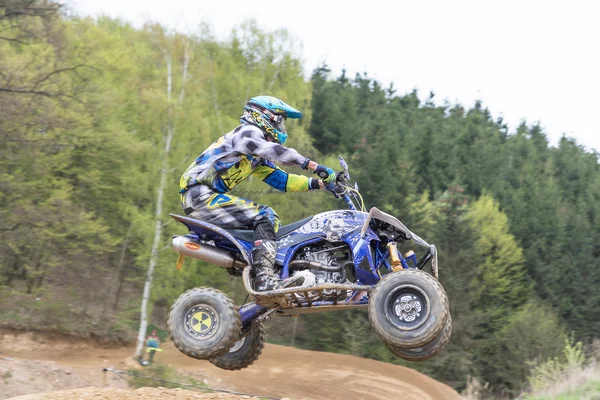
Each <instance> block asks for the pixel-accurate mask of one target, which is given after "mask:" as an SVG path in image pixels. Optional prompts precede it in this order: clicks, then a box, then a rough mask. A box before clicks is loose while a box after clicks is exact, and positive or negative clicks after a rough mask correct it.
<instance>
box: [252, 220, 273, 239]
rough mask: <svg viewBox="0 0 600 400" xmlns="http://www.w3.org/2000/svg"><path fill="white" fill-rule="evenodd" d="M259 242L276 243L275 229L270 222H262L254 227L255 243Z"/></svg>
mask: <svg viewBox="0 0 600 400" xmlns="http://www.w3.org/2000/svg"><path fill="white" fill-rule="evenodd" d="M257 240H268V241H275V228H274V227H273V225H272V224H271V222H270V221H267V220H265V221H260V222H259V223H257V224H256V225H254V241H257Z"/></svg>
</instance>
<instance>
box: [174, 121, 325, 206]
mask: <svg viewBox="0 0 600 400" xmlns="http://www.w3.org/2000/svg"><path fill="white" fill-rule="evenodd" d="M273 162H276V163H278V164H282V165H296V166H299V167H303V168H306V166H307V164H308V162H309V159H308V158H306V157H304V156H302V155H301V154H300V153H298V152H297V151H296V150H294V149H292V148H288V147H284V146H282V145H281V144H279V143H275V142H269V141H267V140H266V139H265V135H264V133H263V131H262V130H261V129H260V128H258V127H257V126H254V125H251V124H243V125H240V126H238V127H237V128H235V129H234V130H233V131H231V132H229V133H227V134H226V135H225V136H222V137H220V138H219V139H218V140H217V141H215V142H214V143H213V144H212V145H210V147H208V149H206V150H205V151H204V152H203V153H202V154H200V156H198V158H196V160H194V162H193V163H192V164H191V165H190V166H189V167H188V168H187V169H186V171H185V172H184V173H183V175H182V176H181V180H180V182H179V186H180V190H179V193H181V194H182V195H183V194H184V193H185V192H186V191H187V190H188V188H189V187H191V186H193V185H197V184H204V185H207V186H209V187H211V188H212V189H214V190H215V191H217V192H219V193H226V192H228V191H229V190H231V189H233V188H234V187H235V186H236V185H238V184H239V183H240V182H242V181H243V180H244V179H246V178H247V177H248V176H250V175H254V176H257V177H259V178H260V179H261V180H263V181H264V182H266V183H267V184H269V185H270V186H272V187H273V188H275V189H277V190H281V191H286V192H300V191H306V190H310V189H311V188H312V187H311V186H314V184H312V182H311V181H312V178H307V177H305V176H302V175H295V174H288V173H287V172H285V171H283V170H282V169H280V168H278V167H277V166H276V165H275V164H274V163H273Z"/></svg>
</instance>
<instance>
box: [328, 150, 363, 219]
mask: <svg viewBox="0 0 600 400" xmlns="http://www.w3.org/2000/svg"><path fill="white" fill-rule="evenodd" d="M339 159H340V165H341V166H342V168H343V170H342V171H340V172H338V173H337V174H336V178H335V183H333V182H332V183H330V184H328V185H325V189H327V190H329V191H330V192H332V193H333V195H334V196H335V198H336V199H340V198H341V199H343V200H344V201H345V202H346V204H348V207H349V208H350V209H351V210H357V209H359V210H361V211H364V203H363V200H362V196H361V195H360V193H359V192H358V186H356V184H355V185H354V187H352V185H350V184H349V183H348V181H349V180H350V173H349V172H348V164H346V161H345V160H344V159H343V158H342V156H339ZM350 195H352V197H353V198H354V200H355V201H356V204H355V203H354V202H353V201H352V199H351V198H350ZM357 206H358V207H357Z"/></svg>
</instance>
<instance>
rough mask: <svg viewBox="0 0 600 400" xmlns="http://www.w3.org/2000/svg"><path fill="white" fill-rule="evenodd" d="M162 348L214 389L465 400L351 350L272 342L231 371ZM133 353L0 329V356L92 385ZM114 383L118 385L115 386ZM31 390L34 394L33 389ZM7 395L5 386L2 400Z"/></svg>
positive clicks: (160, 357) (162, 356)
mask: <svg viewBox="0 0 600 400" xmlns="http://www.w3.org/2000/svg"><path fill="white" fill-rule="evenodd" d="M40 341H41V342H40ZM161 347H162V349H163V350H164V351H162V352H160V353H158V354H157V356H156V359H155V361H157V362H159V363H163V364H169V365H171V366H173V367H176V368H177V369H178V370H179V371H181V372H182V373H184V374H187V375H190V376H195V377H204V378H203V379H202V381H203V382H204V384H206V385H207V386H209V387H213V388H218V389H225V390H231V389H234V390H235V391H238V392H243V393H250V394H252V395H257V396H259V395H263V396H271V397H280V398H281V397H284V398H294V399H309V400H310V399H398V398H401V399H403V400H438V399H444V400H446V399H447V400H453V399H457V400H458V399H461V397H460V396H459V395H458V393H456V391H454V390H453V389H452V388H450V387H448V386H446V385H444V384H442V383H440V382H437V381H435V380H434V379H431V378H429V377H428V376H426V375H424V374H421V373H420V372H417V371H414V370H412V369H410V368H404V367H401V366H398V365H392V364H386V363H382V362H379V361H374V360H368V359H364V358H359V357H354V356H350V355H345V354H333V353H323V352H316V351H306V350H299V349H295V348H291V347H285V346H277V345H267V346H266V347H265V350H264V352H263V354H262V355H261V357H260V358H259V359H258V361H256V362H255V363H254V364H253V365H252V366H251V367H249V368H247V369H244V370H241V371H225V370H222V369H219V368H217V367H215V366H213V365H212V364H210V363H209V362H208V361H198V360H194V359H192V358H189V357H186V356H185V355H183V354H181V353H180V352H179V351H178V350H177V349H175V348H174V347H173V345H172V344H171V343H165V344H164V345H163V346H161ZM133 352H134V347H133V346H123V347H113V348H105V347H103V345H102V344H101V343H92V342H90V343H86V342H85V341H76V342H72V341H70V340H69V339H65V338H58V337H52V338H47V337H44V336H39V335H22V334H18V333H10V332H5V333H4V334H2V333H1V332H0V358H1V357H2V355H5V356H9V357H14V358H19V359H26V360H27V359H29V360H48V361H53V362H55V363H56V364H58V365H60V366H61V367H68V368H70V369H71V370H73V373H79V374H80V376H82V377H83V378H85V379H87V380H89V381H90V382H91V383H92V386H98V387H102V382H103V372H102V368H104V367H115V368H117V369H123V370H126V369H128V368H130V367H131V366H132V365H131V363H128V362H127V360H128V359H130V357H131V355H132V354H133ZM140 373H143V370H142V371H140ZM65 375H66V374H65ZM110 375H114V374H110ZM114 379H118V378H117V377H114ZM115 382H116V381H115ZM82 384H83V383H82ZM88 386H89V385H88ZM109 386H111V387H112V384H110V385H109ZM74 387H75V386H70V387H65V389H66V388H74ZM79 387H81V386H79ZM57 389H59V388H58V387H57ZM44 391H47V389H46V390H44ZM28 393H33V390H32V391H29V392H28ZM1 394H2V386H1V384H0V399H1V398H2V395H1ZM5 398H6V397H5ZM90 398H93V397H90Z"/></svg>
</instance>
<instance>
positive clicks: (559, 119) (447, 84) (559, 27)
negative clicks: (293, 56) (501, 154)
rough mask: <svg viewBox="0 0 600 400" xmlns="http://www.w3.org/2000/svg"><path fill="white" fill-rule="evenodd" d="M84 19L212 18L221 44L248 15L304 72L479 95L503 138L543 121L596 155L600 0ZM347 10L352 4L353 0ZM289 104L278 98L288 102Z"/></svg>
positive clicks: (176, 0) (202, 8)
mask: <svg viewBox="0 0 600 400" xmlns="http://www.w3.org/2000/svg"><path fill="white" fill-rule="evenodd" d="M67 4H70V5H71V7H72V8H73V9H74V10H75V11H76V12H77V13H79V14H80V15H86V16H87V15H91V16H94V15H98V14H106V15H109V16H112V17H120V18H122V19H124V20H126V21H129V22H131V23H132V24H134V25H135V26H142V25H143V23H144V22H145V21H158V22H160V23H162V24H163V25H165V26H168V27H171V28H173V29H176V30H179V31H183V32H193V31H194V30H196V29H197V27H198V26H199V24H200V23H208V24H209V25H210V26H211V27H212V28H213V32H214V33H215V34H216V36H217V37H218V38H220V39H227V38H228V36H229V34H230V32H231V29H232V28H233V27H234V26H236V25H237V24H239V23H240V22H242V21H244V20H247V19H250V18H253V19H255V20H256V21H257V23H258V24H259V26H260V27H261V28H263V29H266V30H275V29H279V28H285V29H287V30H288V32H289V33H290V34H291V36H292V37H293V39H294V40H295V41H296V42H298V43H300V44H301V45H302V51H301V57H302V59H303V61H304V66H305V70H306V74H307V76H308V75H309V74H310V72H311V71H312V70H313V69H314V68H315V67H316V66H318V65H319V64H321V63H322V62H324V61H325V62H327V64H328V66H329V67H330V68H331V69H332V71H333V73H334V74H338V73H339V72H340V71H341V70H342V68H345V69H346V70H347V71H348V73H350V74H351V75H350V76H353V75H354V74H355V73H356V72H363V71H366V72H367V73H368V74H369V75H370V76H371V77H373V78H376V79H377V80H379V81H380V82H382V83H383V84H384V85H385V86H387V85H388V84H389V83H390V82H393V83H394V87H396V89H397V93H399V94H402V93H407V92H410V91H412V90H413V89H417V90H418V92H419V95H420V97H421V98H422V99H425V98H426V97H427V96H428V95H429V92H430V91H433V92H434V93H435V102H436V103H437V104H441V103H442V102H443V101H444V100H448V101H450V102H451V103H461V104H463V105H464V106H466V107H471V106H472V105H473V104H474V103H475V101H477V100H481V101H482V102H483V104H484V105H485V106H486V107H488V108H489V110H490V112H491V113H492V116H493V117H494V118H498V117H502V118H503V119H504V121H505V122H506V123H508V125H509V128H510V129H511V131H514V129H515V128H516V127H517V126H518V124H519V123H520V122H521V121H523V120H526V121H527V122H528V123H530V124H532V123H538V122H539V123H540V125H541V126H542V127H543V128H544V130H545V132H546V134H547V135H548V139H549V140H550V143H551V144H552V145H556V144H557V143H558V140H559V139H560V137H561V136H562V135H563V134H564V135H566V136H568V137H573V138H575V139H576V140H577V142H578V143H579V144H580V145H583V146H585V147H586V148H587V149H588V150H590V149H595V150H597V151H600V128H598V122H599V120H600V100H599V99H600V76H599V75H600V23H599V22H598V18H597V17H598V15H600V2H596V1H593V0H570V1H555V0H545V1H538V0H519V1H514V0H503V1H497V0H496V1H491V0H477V1H471V0H468V1H467V0H453V1H448V0H428V1H426V0H421V1H416V0H412V1H404V0H396V1H383V0H368V1H360V2H358V1H357V0H354V1H352V0H346V1H338V0H320V1H316V0H296V1H293V0H292V1H256V0H255V1H252V0H219V1H205V0H195V1H193V0H169V1H164V0H163V1H158V0H145V1H141V0H70V1H67ZM353 4H354V5H353ZM284 100H285V99H284Z"/></svg>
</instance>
